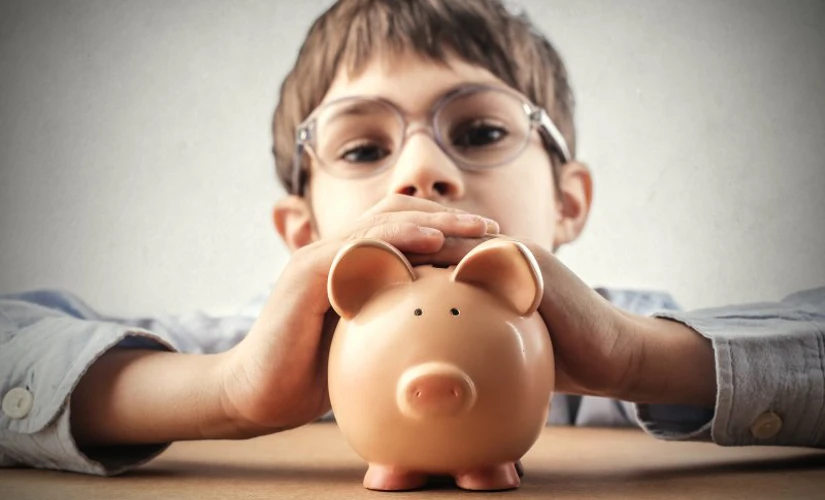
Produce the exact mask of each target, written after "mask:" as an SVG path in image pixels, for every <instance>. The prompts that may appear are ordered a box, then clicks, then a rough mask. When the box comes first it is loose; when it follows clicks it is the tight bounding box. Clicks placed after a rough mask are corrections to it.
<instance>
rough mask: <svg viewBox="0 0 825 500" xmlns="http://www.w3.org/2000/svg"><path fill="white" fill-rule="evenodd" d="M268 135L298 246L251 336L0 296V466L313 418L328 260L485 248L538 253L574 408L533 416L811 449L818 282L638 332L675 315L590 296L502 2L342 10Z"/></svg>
mask: <svg viewBox="0 0 825 500" xmlns="http://www.w3.org/2000/svg"><path fill="white" fill-rule="evenodd" d="M274 143H275V145H274V153H275V161H276V167H277V170H278V174H279V178H280V179H281V181H282V182H283V183H284V185H285V186H286V187H287V189H288V190H289V191H290V193H291V195H290V196H288V197H286V198H284V199H282V200H279V201H278V203H277V204H276V207H275V210H274V213H273V219H274V223H275V225H276V227H277V229H278V232H279V233H280V234H281V236H282V237H283V238H284V241H285V242H286V243H287V245H288V246H289V247H290V248H291V249H292V250H293V252H294V253H293V256H292V258H291V260H290V263H289V265H288V266H287V268H286V269H285V271H284V272H283V274H282V276H281V277H280V279H279V280H278V283H277V285H276V287H275V288H274V290H273V291H272V293H271V295H270V297H269V299H268V300H267V302H266V304H265V305H264V307H263V310H262V313H261V314H260V316H259V317H258V318H257V319H255V320H254V321H248V320H247V319H245V318H224V319H209V318H201V319H199V320H197V321H193V322H184V321H182V320H173V321H169V322H163V321H155V320H114V319H112V318H105V317H102V316H99V315H97V314H95V313H94V312H93V311H91V310H89V309H88V308H86V307H85V306H84V305H83V304H81V303H79V302H78V301H76V300H74V299H72V298H70V297H64V296H55V295H53V294H48V293H33V294H26V295H23V296H19V297H17V298H13V299H8V300H5V301H3V302H2V304H0V307H1V308H0V313H2V314H0V336H2V337H0V338H2V342H3V347H2V351H0V373H2V377H0V380H2V382H0V383H1V384H2V386H0V396H2V397H3V413H2V415H0V433H2V434H0V438H1V440H2V447H0V450H1V453H2V463H3V464H5V465H20V464H22V465H30V466H35V467H46V468H59V469H66V470H74V471H80V472H87V473H96V474H115V473H118V472H120V471H123V470H125V469H127V468H130V467H134V466H136V465H137V464H139V463H141V462H143V461H145V460H148V459H149V458H151V457H153V456H154V455H156V454H157V453H159V452H160V451H161V450H162V449H163V448H164V446H165V445H164V444H163V443H168V442H171V441H174V440H182V439H205V438H243V437H250V436H255V435H260V434H265V433H271V432H277V431H280V430H285V429H290V428H293V427H296V426H300V425H303V424H305V423H307V422H311V421H313V420H315V419H317V418H318V417H320V416H321V415H323V414H324V413H326V412H327V411H328V409H329V403H328V398H327V393H326V371H325V368H326V352H327V347H328V343H329V340H330V333H331V331H332V329H333V328H334V325H335V322H336V320H337V318H336V317H335V316H334V314H332V313H330V312H329V302H328V300H327V295H326V280H327V273H328V271H329V268H330V265H331V262H332V259H333V257H334V256H335V254H336V253H337V251H338V250H339V249H340V248H341V246H342V245H343V244H344V243H345V242H347V241H349V240H351V239H353V238H362V237H370V238H379V239H382V240H385V241H387V242H388V243H390V244H392V245H394V246H396V247H398V248H399V249H400V250H401V251H403V252H404V253H406V254H407V255H408V256H409V257H410V259H411V260H413V261H414V262H415V263H439V264H452V263H455V262H457V261H458V260H459V259H460V258H461V257H462V256H463V255H464V254H466V252H467V251H469V249H471V248H472V247H473V246H475V245H477V244H478V243H479V242H480V241H483V240H484V239H485V238H488V237H490V236H491V235H494V234H496V233H501V234H503V235H506V236H508V237H512V238H516V239H519V240H522V241H524V242H525V244H527V245H528V247H529V248H530V249H531V250H532V252H533V253H534V255H535V256H536V259H537V261H538V263H539V264H540V267H541V270H542V273H543V275H544V281H545V283H546V291H545V296H544V297H543V300H542V304H541V307H540V312H541V315H542V317H543V318H544V320H545V321H546V323H547V325H548V327H549V330H550V331H551V335H552V340H553V345H554V350H555V354H556V367H557V378H556V381H557V390H558V391H559V392H563V393H573V394H579V395H582V394H583V395H586V396H585V397H584V398H579V397H567V396H557V397H556V398H555V400H554V404H553V410H552V411H553V413H552V414H551V417H550V419H551V421H554V422H556V423H571V424H572V423H578V424H596V423H613V424H615V423H621V422H630V421H632V420H633V417H632V415H631V413H630V412H628V410H629V407H630V405H629V404H621V403H617V402H615V401H614V400H623V401H629V402H633V403H637V406H636V408H635V409H636V411H637V412H638V419H639V423H640V424H641V425H642V426H643V427H644V428H645V429H646V430H647V431H649V432H650V433H652V434H653V435H655V436H658V437H663V438H669V439H692V438H695V439H709V438H712V439H713V440H714V441H716V442H717V443H720V444H726V445H743V444H772V445H777V444H784V445H803V446H825V430H824V429H823V424H822V422H825V415H824V414H825V410H823V404H822V402H823V400H825V394H823V392H824V391H825V389H823V386H824V385H825V384H823V380H825V373H823V368H822V366H823V360H825V339H823V334H822V332H823V331H825V313H823V309H825V289H820V290H814V291H810V292H805V293H802V294H797V295H795V296H792V297H790V298H788V299H786V301H784V302H783V303H781V304H768V305H765V304H763V305H759V306H743V307H740V308H729V309H725V310H713V311H704V312H698V313H693V314H677V313H668V314H661V316H660V317H648V316H645V315H644V314H646V313H648V312H652V311H653V310H656V309H666V308H671V307H670V306H671V303H670V302H669V301H668V300H667V299H666V298H662V297H658V296H640V295H628V294H619V293H615V292H610V291H601V292H596V291H594V290H592V289H590V288H589V287H587V286H586V285H584V284H583V283H582V282H581V281H580V280H578V279H577V278H576V276H574V275H573V274H572V273H570V272H569V271H568V270H567V269H566V268H564V266H562V265H561V264H560V263H559V262H558V261H557V260H556V259H555V257H554V256H553V251H554V250H555V249H557V248H558V247H560V246H561V245H563V244H565V243H569V242H571V241H573V240H574V239H576V237H577V236H578V235H579V234H580V232H581V231H582V229H583V227H584V225H585V222H586V220H587V215H588V210H589V207H590V203H591V193H592V185H591V184H592V181H591V178H590V174H589V172H588V169H587V168H586V167H585V166H584V165H582V164H580V163H578V162H576V161H575V129H574V124H573V119H572V97H571V92H570V89H569V87H568V83H567V75H566V71H565V69H564V65H563V63H562V61H561V59H560V58H559V56H558V55H557V54H556V52H555V51H554V49H553V48H552V46H550V44H549V43H548V42H547V41H546V40H545V39H544V38H543V37H542V36H540V35H539V34H537V33H536V32H535V30H534V29H533V27H532V26H531V25H530V24H529V22H528V21H527V20H526V19H524V18H520V17H516V16H513V15H511V14H509V13H508V12H507V11H506V9H504V7H503V6H502V5H500V4H499V3H498V2H497V1H495V0H453V1H449V0H421V1H409V0H408V1H400V2H399V1H390V0H342V1H341V2H339V3H337V4H336V5H334V6H333V7H332V8H331V9H330V10H329V11H328V12H327V13H326V14H324V15H323V16H322V17H321V18H319V19H318V20H317V22H316V23H315V25H314V26H313V27H312V29H311V30H310V33H309V35H308V36H307V39H306V42H305V44H304V46H303V48H302V50H301V52H300V54H299V56H298V60H297V62H296V65H295V67H294V69H293V70H292V72H291V73H290V74H289V76H288V77H287V78H286V80H285V82H284V84H283V87H282V90H281V100H280V103H279V105H278V108H277V110H276V113H275V119H274ZM605 298H606V299H608V300H605ZM611 302H613V304H611ZM620 306H621V308H620ZM623 308H624V309H629V311H627V310H623ZM665 318H674V319H677V320H678V321H671V320H669V319H665ZM697 332H698V333H697ZM169 351H181V352H169ZM182 352H189V354H183V353H182ZM195 352H208V353H209V354H194V353H195ZM789 374H790V375H789ZM594 396H601V397H603V398H599V397H594ZM604 398H607V399H604Z"/></svg>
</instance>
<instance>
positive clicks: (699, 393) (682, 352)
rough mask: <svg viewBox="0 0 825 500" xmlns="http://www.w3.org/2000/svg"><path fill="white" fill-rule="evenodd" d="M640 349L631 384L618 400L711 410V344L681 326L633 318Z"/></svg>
mask: <svg viewBox="0 0 825 500" xmlns="http://www.w3.org/2000/svg"><path fill="white" fill-rule="evenodd" d="M636 323H637V324H638V325H639V329H638V332H639V335H640V337H641V345H642V346H643V349H642V355H641V357H640V362H639V365H638V372H637V374H636V376H635V377H634V380H635V383H634V384H633V386H632V387H631V389H630V391H629V393H628V394H625V395H622V399H625V400H627V401H633V402H637V403H650V404H682V405H695V406H704V407H708V408H713V407H714V405H715V404H716V365H715V361H714V353H713V347H712V345H711V341H710V340H708V339H706V338H705V337H703V336H702V335H700V334H699V333H698V332H696V331H694V330H692V329H691V328H689V327H687V326H685V325H683V324H682V323H679V322H676V321H671V320H667V319H662V318H647V317H645V318H637V320H636Z"/></svg>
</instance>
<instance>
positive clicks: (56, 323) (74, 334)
mask: <svg viewBox="0 0 825 500" xmlns="http://www.w3.org/2000/svg"><path fill="white" fill-rule="evenodd" d="M10 344H11V345H7V346H6V347H7V349H4V351H5V352H4V353H3V355H2V356H0V358H3V359H4V360H6V361H8V362H10V363H13V366H11V365H9V366H8V368H9V370H8V372H7V370H6V369H4V370H3V371H4V372H7V373H10V375H11V376H10V377H9V378H8V379H7V380H4V381H2V382H0V388H2V392H0V394H2V395H3V396H4V402H5V399H6V398H9V397H11V396H9V394H10V392H11V391H16V393H15V395H16V396H17V395H20V397H21V398H23V399H29V400H30V401H28V402H27V403H25V406H27V407H28V406H30V407H29V409H28V410H26V411H25V412H21V411H17V412H16V414H15V412H12V414H11V415H10V414H8V413H7V412H0V441H2V455H3V458H4V463H7V464H8V463H13V464H15V465H25V466H30V467H36V468H45V469H59V470H68V471H74V472H82V473H87V474H96V475H114V474H118V473H120V472H123V471H125V470H127V469H130V468H134V467H137V466H138V465H141V464H142V463H144V462H146V461H148V460H150V459H152V458H153V457H155V456H156V455H158V454H159V453H160V452H162V451H163V450H164V449H165V448H166V447H167V446H168V443H165V444H158V445H150V446H122V447H120V446H118V447H95V448H88V449H86V448H84V449H80V448H78V447H77V445H76V443H75V441H74V438H73V436H72V434H71V415H70V410H71V405H70V398H71V394H72V391H73V390H74V388H75V387H76V386H77V384H78V382H79V381H80V379H81V377H82V376H83V375H84V374H85V373H86V370H87V369H88V368H89V367H90V366H91V365H92V364H93V363H94V362H95V361H96V360H97V359H98V358H99V357H100V356H102V355H103V354H105V353H106V352H107V351H109V350H110V349H112V348H113V347H121V348H142V349H157V350H168V351H174V350H175V349H174V347H173V346H172V343H171V342H170V341H169V340H167V339H165V338H162V337H161V336H159V335H157V334H155V333H151V332H148V331H144V330H140V329H136V328H130V327H123V326H120V325H116V324H113V323H105V322H96V321H84V320H79V319H76V318H69V317H65V316H53V317H46V318H42V319H41V320H39V321H37V322H36V323H34V324H31V325H27V326H26V327H25V328H24V329H22V330H21V331H19V332H17V334H16V335H15V337H14V339H13V340H12V342H11V343H10Z"/></svg>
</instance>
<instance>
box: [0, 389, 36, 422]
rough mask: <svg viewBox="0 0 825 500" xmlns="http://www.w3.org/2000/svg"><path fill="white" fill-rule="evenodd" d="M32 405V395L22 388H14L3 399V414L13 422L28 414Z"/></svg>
mask: <svg viewBox="0 0 825 500" xmlns="http://www.w3.org/2000/svg"><path fill="white" fill-rule="evenodd" d="M32 403H34V396H32V393H31V392H29V391H27V390H26V389H23V388H22V387H15V388H14V389H12V390H10V391H9V392H7V393H6V395H5V396H4V397H3V413H5V414H6V415H8V417H9V418H13V419H15V420H18V419H21V418H23V417H25V416H26V415H28V414H29V411H31V409H32Z"/></svg>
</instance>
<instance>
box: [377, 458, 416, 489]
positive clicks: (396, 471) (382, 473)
mask: <svg viewBox="0 0 825 500" xmlns="http://www.w3.org/2000/svg"><path fill="white" fill-rule="evenodd" d="M426 483H427V475H426V474H422V473H420V472H415V471H411V470H407V469H402V468H398V467H393V466H391V465H379V464H370V466H369V469H367V474H366V475H365V476H364V488H367V489H370V490H378V491H401V490H414V489H416V488H420V487H422V486H424V485H425V484H426Z"/></svg>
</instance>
